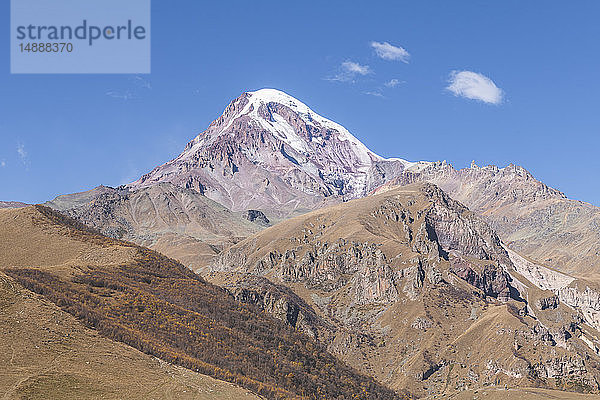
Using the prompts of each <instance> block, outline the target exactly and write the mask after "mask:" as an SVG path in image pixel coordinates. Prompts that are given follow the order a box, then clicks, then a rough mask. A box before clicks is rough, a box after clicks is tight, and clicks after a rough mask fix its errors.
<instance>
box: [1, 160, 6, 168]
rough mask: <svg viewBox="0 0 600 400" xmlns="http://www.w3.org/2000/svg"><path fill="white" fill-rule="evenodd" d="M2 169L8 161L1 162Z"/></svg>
mask: <svg viewBox="0 0 600 400" xmlns="http://www.w3.org/2000/svg"><path fill="white" fill-rule="evenodd" d="M0 167H2V168H4V167H6V160H2V161H0Z"/></svg>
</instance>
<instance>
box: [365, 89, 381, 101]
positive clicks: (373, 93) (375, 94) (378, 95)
mask: <svg viewBox="0 0 600 400" xmlns="http://www.w3.org/2000/svg"><path fill="white" fill-rule="evenodd" d="M363 93H364V94H368V95H369V96H375V97H381V98H382V99H384V98H385V96H384V95H383V93H381V92H380V91H378V90H373V91H368V92H363Z"/></svg>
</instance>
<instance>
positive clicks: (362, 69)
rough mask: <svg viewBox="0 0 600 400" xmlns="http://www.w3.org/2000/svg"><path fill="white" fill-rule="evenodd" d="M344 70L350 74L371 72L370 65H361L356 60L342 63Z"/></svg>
mask: <svg viewBox="0 0 600 400" xmlns="http://www.w3.org/2000/svg"><path fill="white" fill-rule="evenodd" d="M342 70H343V71H345V72H347V73H349V74H359V75H367V74H370V73H371V69H370V68H369V66H368V65H360V64H359V63H355V62H354V61H344V62H343V63H342Z"/></svg>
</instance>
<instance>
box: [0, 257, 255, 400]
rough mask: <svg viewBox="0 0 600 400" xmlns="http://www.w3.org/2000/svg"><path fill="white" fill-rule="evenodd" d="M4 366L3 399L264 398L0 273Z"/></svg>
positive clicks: (0, 350)
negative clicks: (91, 324)
mask: <svg viewBox="0 0 600 400" xmlns="http://www.w3.org/2000/svg"><path fill="white" fill-rule="evenodd" d="M2 254H5V253H2ZM0 366H1V367H0V398H1V399H6V400H8V399H36V400H37V399H39V400H48V399H66V398H77V399H81V400H87V399H90V400H91V399H98V398H102V399H107V400H120V399H139V400H145V399H149V398H154V399H190V400H191V399H195V400H209V399H223V400H225V399H228V400H229V399H230V400H237V399H248V400H249V399H259V397H258V396H257V395H255V394H252V393H250V392H248V391H247V390H245V389H242V388H239V387H236V386H234V385H233V384H230V383H227V382H223V381H219V380H216V379H213V378H211V377H208V376H206V375H202V374H199V373H197V372H193V371H190V370H188V369H185V368H182V367H177V366H174V365H172V364H169V363H166V362H163V361H160V360H158V359H156V358H154V357H152V356H149V355H146V354H144V353H142V352H140V351H138V350H136V349H134V348H132V347H129V346H127V345H124V344H122V343H118V342H114V341H112V340H110V339H107V338H104V337H101V336H100V335H98V333H97V332H96V331H94V330H92V329H89V328H86V327H85V326H83V325H82V324H81V322H79V321H77V320H76V319H75V318H74V317H73V316H71V315H70V314H68V313H66V312H64V311H62V310H61V309H60V308H59V307H57V306H56V305H55V304H53V303H51V302H49V301H48V300H46V299H44V298H43V297H42V296H40V295H38V294H35V293H33V292H31V291H29V290H27V289H24V288H23V287H22V286H21V285H19V284H18V283H16V282H15V281H14V280H13V279H12V278H10V277H8V276H6V275H4V274H3V273H0Z"/></svg>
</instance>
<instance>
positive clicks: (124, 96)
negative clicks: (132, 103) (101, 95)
mask: <svg viewBox="0 0 600 400" xmlns="http://www.w3.org/2000/svg"><path fill="white" fill-rule="evenodd" d="M105 94H106V95H107V96H108V97H112V98H115V99H121V100H132V99H137V96H136V95H135V93H133V92H132V91H131V90H125V91H120V90H108V91H106V93H105Z"/></svg>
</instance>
